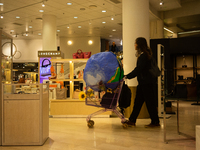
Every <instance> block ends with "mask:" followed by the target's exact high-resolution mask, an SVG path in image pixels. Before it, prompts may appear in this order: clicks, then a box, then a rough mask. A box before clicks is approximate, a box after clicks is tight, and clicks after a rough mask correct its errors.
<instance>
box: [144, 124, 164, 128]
mask: <svg viewBox="0 0 200 150" xmlns="http://www.w3.org/2000/svg"><path fill="white" fill-rule="evenodd" d="M144 127H145V128H155V127H160V124H159V123H156V124H153V123H150V124H148V125H145V126H144Z"/></svg>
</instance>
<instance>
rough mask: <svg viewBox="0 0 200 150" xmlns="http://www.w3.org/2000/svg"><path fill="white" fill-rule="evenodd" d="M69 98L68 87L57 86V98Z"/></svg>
mask: <svg viewBox="0 0 200 150" xmlns="http://www.w3.org/2000/svg"><path fill="white" fill-rule="evenodd" d="M66 98H67V88H63V89H61V88H56V99H66Z"/></svg>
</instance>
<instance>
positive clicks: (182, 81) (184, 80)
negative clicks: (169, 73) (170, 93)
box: [174, 80, 192, 82]
mask: <svg viewBox="0 0 200 150" xmlns="http://www.w3.org/2000/svg"><path fill="white" fill-rule="evenodd" d="M174 81H176V82H191V81H192V80H174Z"/></svg>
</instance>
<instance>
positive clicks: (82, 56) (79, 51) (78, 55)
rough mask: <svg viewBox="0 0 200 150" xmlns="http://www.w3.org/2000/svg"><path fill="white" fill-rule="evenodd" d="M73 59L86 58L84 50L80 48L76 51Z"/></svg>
mask: <svg viewBox="0 0 200 150" xmlns="http://www.w3.org/2000/svg"><path fill="white" fill-rule="evenodd" d="M72 56H73V59H76V58H84V54H83V52H82V50H80V49H78V50H77V52H76V53H73V55H72Z"/></svg>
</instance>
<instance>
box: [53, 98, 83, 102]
mask: <svg viewBox="0 0 200 150" xmlns="http://www.w3.org/2000/svg"><path fill="white" fill-rule="evenodd" d="M50 102H85V101H81V100H79V99H71V98H67V99H51V100H50Z"/></svg>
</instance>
